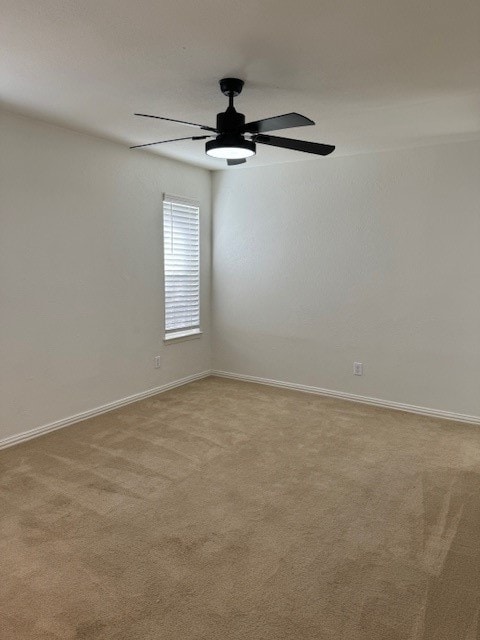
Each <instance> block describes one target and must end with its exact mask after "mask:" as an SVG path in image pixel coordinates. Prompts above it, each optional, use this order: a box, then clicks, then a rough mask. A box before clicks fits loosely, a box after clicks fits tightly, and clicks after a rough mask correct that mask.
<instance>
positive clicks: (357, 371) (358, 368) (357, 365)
mask: <svg viewBox="0 0 480 640" xmlns="http://www.w3.org/2000/svg"><path fill="white" fill-rule="evenodd" d="M353 375H355V376H363V362H354V363H353Z"/></svg>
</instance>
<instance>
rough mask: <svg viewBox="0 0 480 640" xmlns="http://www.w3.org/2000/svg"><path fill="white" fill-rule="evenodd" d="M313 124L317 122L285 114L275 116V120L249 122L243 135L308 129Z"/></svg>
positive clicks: (296, 114)
mask: <svg viewBox="0 0 480 640" xmlns="http://www.w3.org/2000/svg"><path fill="white" fill-rule="evenodd" d="M311 124H315V122H314V121H313V120H310V118H306V117H305V116H302V115H300V114H299V113H285V114H284V115H283V116H273V118H264V119H263V120H256V121H255V122H247V124H246V125H244V126H243V127H242V133H265V132H266V131H277V129H290V128H291V127H306V126H308V125H311Z"/></svg>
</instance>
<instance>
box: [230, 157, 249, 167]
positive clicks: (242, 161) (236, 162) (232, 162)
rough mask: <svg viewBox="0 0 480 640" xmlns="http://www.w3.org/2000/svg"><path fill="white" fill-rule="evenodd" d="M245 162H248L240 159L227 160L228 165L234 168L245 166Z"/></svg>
mask: <svg viewBox="0 0 480 640" xmlns="http://www.w3.org/2000/svg"><path fill="white" fill-rule="evenodd" d="M244 162H246V160H245V158H238V159H237V160H227V164H228V166H229V167H231V166H233V165H234V164H243V163H244Z"/></svg>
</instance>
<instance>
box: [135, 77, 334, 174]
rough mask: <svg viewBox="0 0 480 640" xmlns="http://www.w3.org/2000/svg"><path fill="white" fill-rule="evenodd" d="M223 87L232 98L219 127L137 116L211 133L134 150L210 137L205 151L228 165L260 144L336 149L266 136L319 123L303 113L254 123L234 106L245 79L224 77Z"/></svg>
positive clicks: (243, 159)
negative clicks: (246, 118) (246, 120)
mask: <svg viewBox="0 0 480 640" xmlns="http://www.w3.org/2000/svg"><path fill="white" fill-rule="evenodd" d="M219 84H220V90H221V91H222V93H223V94H224V95H225V96H227V97H228V107H227V109H226V110H225V111H222V112H220V113H218V114H217V123H216V124H217V126H216V127H215V128H214V127H210V126H208V125H202V124H196V123H193V122H185V121H184V120H175V119H173V118H166V117H164V116H153V115H149V114H146V113H136V114H135V115H136V116H141V117H144V118H155V119H158V120H167V121H169V122H177V123H180V124H184V125H187V126H190V127H195V128H197V129H201V130H203V131H206V132H208V133H207V134H205V135H201V136H191V137H187V138H174V139H171V140H160V141H158V142H149V143H147V144H139V145H135V146H133V147H130V148H131V149H138V148H141V147H149V146H152V145H156V144H162V143H165V142H175V141H177V140H206V139H207V138H214V140H209V141H208V142H207V143H206V145H205V152H206V154H207V155H209V156H211V157H213V158H223V159H225V160H227V164H228V165H235V164H242V163H244V162H246V158H249V157H251V156H254V155H255V153H256V143H257V142H259V143H260V144H266V145H269V146H273V147H279V148H283V149H292V150H293V151H302V152H304V153H312V154H315V155H321V156H326V155H328V154H330V153H332V151H333V150H334V149H335V147H334V146H333V145H328V144H320V143H318V142H307V141H305V140H294V139H292V138H280V137H278V136H269V135H264V134H265V133H267V132H270V131H276V130H278V129H288V128H291V127H304V126H309V125H314V124H315V122H314V121H313V120H311V119H310V118H307V117H306V116H302V115H301V114H299V113H295V112H292V113H286V114H284V115H281V116H273V117H271V118H263V119H262V120H256V121H254V122H248V123H246V122H245V115H244V114H243V113H239V112H238V111H237V110H236V109H235V106H234V103H233V100H234V98H235V97H237V96H238V95H239V94H240V93H241V92H242V89H243V85H244V82H243V80H240V79H239V78H222V80H220V82H219ZM245 136H248V137H247V138H246V137H245Z"/></svg>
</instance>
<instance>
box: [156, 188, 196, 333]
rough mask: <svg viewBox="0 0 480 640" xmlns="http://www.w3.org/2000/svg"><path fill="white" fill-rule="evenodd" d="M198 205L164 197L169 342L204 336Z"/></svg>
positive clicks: (166, 323) (166, 311) (189, 201)
mask: <svg viewBox="0 0 480 640" xmlns="http://www.w3.org/2000/svg"><path fill="white" fill-rule="evenodd" d="M199 213H200V211H199V207H198V203H197V202H195V201H193V200H186V199H185V198H179V197H177V196H169V195H167V194H165V195H164V197H163V245H164V273H165V340H166V341H169V340H174V339H179V338H187V337H191V336H195V335H200V242H199V240H200V219H199Z"/></svg>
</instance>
